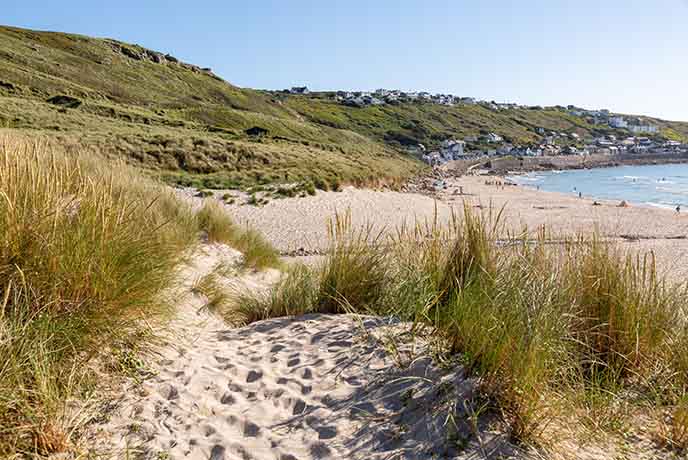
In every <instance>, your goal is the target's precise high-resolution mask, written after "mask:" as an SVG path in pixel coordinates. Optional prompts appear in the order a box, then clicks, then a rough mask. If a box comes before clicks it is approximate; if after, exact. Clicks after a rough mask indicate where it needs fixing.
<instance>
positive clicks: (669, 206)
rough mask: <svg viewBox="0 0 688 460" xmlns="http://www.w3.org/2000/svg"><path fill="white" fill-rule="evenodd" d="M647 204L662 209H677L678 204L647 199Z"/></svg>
mask: <svg viewBox="0 0 688 460" xmlns="http://www.w3.org/2000/svg"><path fill="white" fill-rule="evenodd" d="M643 204H645V205H647V206H652V207H653V208H660V209H672V210H673V209H675V208H676V205H674V204H667V203H657V202H655V201H646V202H645V203H643Z"/></svg>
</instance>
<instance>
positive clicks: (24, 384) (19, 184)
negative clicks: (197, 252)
mask: <svg viewBox="0 0 688 460" xmlns="http://www.w3.org/2000/svg"><path fill="white" fill-rule="evenodd" d="M0 170H1V171H2V174H0V196H1V197H2V198H1V199H0V235H2V236H1V237H0V299H1V301H0V363H2V365H0V456H5V455H13V454H16V453H22V454H25V455H34V454H39V455H49V454H53V453H57V452H61V451H64V450H67V449H69V448H70V447H71V446H72V445H73V442H74V436H73V434H74V431H73V430H74V427H73V426H71V424H72V420H73V417H72V416H70V414H69V413H68V411H67V409H66V405H65V401H66V400H67V399H69V398H71V397H75V396H83V392H84V391H85V390H86V389H87V388H88V387H89V383H88V382H89V380H90V377H89V375H90V374H89V371H87V370H86V369H88V366H87V365H86V364H87V363H88V362H89V360H90V359H92V358H93V357H95V356H98V355H99V353H101V352H106V351H107V348H108V347H109V346H114V345H115V344H116V343H121V342H135V341H136V340H137V338H138V337H139V336H141V333H142V331H144V330H146V329H147V328H149V327H150V326H155V324H157V323H156V321H160V320H163V319H164V318H165V316H166V315H167V313H168V312H167V307H166V305H167V303H166V302H161V301H160V300H161V295H162V293H163V292H164V291H165V289H166V288H167V287H168V286H169V285H170V283H171V281H172V280H173V278H174V274H175V270H174V268H175V267H176V266H177V264H178V263H179V262H180V261H181V260H182V258H183V257H184V256H183V255H184V254H185V253H186V252H187V251H186V250H187V249H188V248H190V247H191V246H192V245H193V244H195V243H196V242H197V225H196V221H195V218H194V216H193V212H192V210H191V209H190V207H188V206H186V205H185V204H184V203H182V202H180V201H179V200H177V199H176V198H175V197H174V196H173V194H172V193H171V192H168V191H166V190H164V189H163V188H162V187H160V186H158V185H156V184H155V183H152V182H149V181H148V180H146V179H144V178H142V177H140V176H138V175H136V174H135V173H133V172H132V171H131V170H130V169H129V168H127V167H124V166H121V165H120V166H117V165H112V164H108V163H106V162H102V161H100V162H99V161H97V160H95V159H90V158H85V157H80V156H78V155H70V154H66V153H63V152H61V151H59V150H55V151H53V150H52V149H51V147H50V146H49V145H47V144H45V143H42V142H39V141H33V142H32V141H28V140H25V139H16V138H9V137H3V138H0Z"/></svg>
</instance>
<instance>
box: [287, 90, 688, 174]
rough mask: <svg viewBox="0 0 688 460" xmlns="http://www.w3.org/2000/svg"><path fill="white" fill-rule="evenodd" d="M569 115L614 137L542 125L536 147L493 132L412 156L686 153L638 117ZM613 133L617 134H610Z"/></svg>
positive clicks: (374, 94) (412, 96)
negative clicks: (560, 129)
mask: <svg viewBox="0 0 688 460" xmlns="http://www.w3.org/2000/svg"><path fill="white" fill-rule="evenodd" d="M284 92H285V93H289V94H296V95H308V94H311V92H310V90H309V89H308V87H307V86H298V87H292V88H291V89H286V90H284ZM332 94H333V95H332V98H333V100H334V101H336V102H338V103H340V104H343V105H347V106H351V107H359V108H363V107H369V106H383V105H386V104H402V103H414V102H416V103H430V104H440V105H446V106H457V105H479V106H481V107H484V108H487V109H489V110H492V111H502V110H512V109H524V110H540V109H542V107H540V106H528V105H520V104H516V103H511V102H509V103H499V102H495V101H485V100H477V99H475V98H473V97H461V96H455V95H453V94H431V93H429V92H425V91H421V92H415V91H413V92H405V91H401V90H397V89H384V88H381V89H377V90H375V91H336V92H333V93H332ZM554 108H555V109H558V110H565V111H566V112H567V113H568V114H569V115H571V116H575V117H580V118H582V119H584V120H585V121H586V122H587V123H589V124H590V125H593V126H596V127H600V128H603V129H605V128H606V130H607V131H610V133H608V134H605V135H600V136H598V137H594V138H582V137H581V136H580V135H579V134H577V133H575V132H569V133H565V132H557V131H552V130H548V129H546V128H544V127H533V130H534V132H535V133H537V134H538V135H539V137H540V138H541V140H540V142H538V143H531V144H527V145H518V144H515V143H512V142H509V140H508V139H504V138H503V137H502V136H500V135H499V134H497V133H494V132H482V133H481V134H480V135H476V136H468V137H464V138H463V139H445V140H443V141H442V142H441V143H440V144H439V145H438V146H434V147H433V148H431V147H429V146H426V145H424V144H417V145H412V146H407V147H406V148H407V150H408V152H409V153H410V154H412V155H414V156H416V157H418V158H420V159H421V160H422V161H424V162H425V163H428V164H430V165H441V164H443V163H446V162H448V161H452V160H466V159H476V158H482V157H499V156H507V155H511V156H520V157H540V156H559V155H591V154H601V155H621V154H659V155H666V154H684V153H688V144H684V143H681V142H679V141H676V140H671V139H666V138H664V137H662V136H661V135H660V134H659V129H658V127H657V126H655V125H652V124H650V123H648V122H646V121H644V120H642V119H641V118H639V117H624V116H621V115H617V114H614V113H612V112H610V111H609V110H606V109H601V110H587V109H583V108H579V107H576V106H573V105H569V106H567V107H563V106H556V107H554ZM612 133H613V134H612Z"/></svg>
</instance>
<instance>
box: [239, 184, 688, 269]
mask: <svg viewBox="0 0 688 460" xmlns="http://www.w3.org/2000/svg"><path fill="white" fill-rule="evenodd" d="M495 182H502V183H504V182H505V181H504V179H502V178H499V177H492V176H490V177H482V176H466V177H462V178H460V179H451V180H449V181H448V182H447V187H446V189H445V190H442V191H439V192H437V193H436V194H435V196H429V195H423V194H418V193H400V192H392V191H374V190H362V189H355V188H352V187H347V188H345V189H344V190H343V191H342V192H320V191H319V192H318V193H317V195H316V196H313V197H306V198H284V199H279V200H272V201H270V202H269V203H268V204H266V205H264V206H260V207H255V206H247V205H236V204H235V205H226V207H227V210H228V212H229V213H230V214H231V215H232V216H234V218H235V219H236V220H238V221H240V222H244V223H246V224H249V225H251V226H253V227H255V228H257V229H259V230H261V231H262V232H263V233H264V234H265V235H266V236H267V238H268V239H269V240H270V241H271V242H272V243H273V244H274V245H275V247H277V248H278V249H279V250H280V251H282V252H283V253H290V252H293V251H296V250H298V249H300V248H303V249H304V250H305V251H306V252H311V251H313V252H318V251H322V250H323V249H324V248H326V247H327V241H328V238H327V222H328V220H329V219H331V218H332V217H333V215H334V213H335V212H339V213H344V212H347V211H349V212H351V217H352V223H353V225H354V226H359V227H360V226H362V225H366V224H372V225H373V226H374V227H375V228H377V229H388V230H393V229H394V228H397V227H398V226H400V225H403V224H404V223H406V224H412V223H414V222H416V221H423V220H428V219H430V220H431V219H433V218H434V217H435V216H436V217H437V219H438V221H440V222H447V221H448V220H449V219H450V218H451V216H452V213H455V214H457V215H460V214H461V213H462V210H463V206H464V205H468V206H470V207H472V208H474V209H476V210H478V209H479V208H482V209H483V210H487V209H489V208H490V207H491V208H492V209H493V210H494V211H499V210H503V214H502V219H503V223H504V228H505V231H510V232H512V233H519V232H521V231H523V229H524V228H527V229H528V231H529V232H531V233H533V234H534V233H536V232H537V231H538V230H539V229H540V228H541V227H542V226H546V228H547V229H548V230H549V231H550V232H551V234H552V236H553V237H567V236H576V235H578V234H591V233H593V232H595V231H597V232H599V234H600V236H603V237H605V238H608V239H610V240H612V241H616V242H618V243H619V244H620V245H621V246H622V247H624V248H628V249H630V250H639V251H641V252H643V251H653V252H654V253H655V254H656V257H657V260H658V263H659V265H660V267H661V268H663V269H666V270H667V271H670V272H671V273H672V275H673V276H681V275H683V274H685V273H686V272H687V270H686V268H687V267H686V263H685V262H684V261H685V260H688V259H686V255H688V239H686V238H688V213H687V214H677V213H676V212H673V211H669V210H665V209H657V208H650V207H643V206H639V205H635V204H634V203H629V204H628V206H627V207H619V202H611V201H598V202H599V203H600V204H599V205H594V204H593V203H594V200H592V199H587V198H578V197H574V196H569V195H565V194H561V193H554V192H544V191H539V190H535V189H531V188H528V187H523V186H510V185H505V186H497V185H487V184H486V183H495ZM461 191H463V194H460V192H461Z"/></svg>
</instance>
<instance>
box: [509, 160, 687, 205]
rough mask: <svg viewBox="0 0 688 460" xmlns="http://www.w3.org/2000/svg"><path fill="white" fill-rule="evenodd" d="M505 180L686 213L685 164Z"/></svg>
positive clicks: (551, 173) (530, 175) (549, 173)
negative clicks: (677, 207) (678, 207)
mask: <svg viewBox="0 0 688 460" xmlns="http://www.w3.org/2000/svg"><path fill="white" fill-rule="evenodd" d="M508 179H509V180H510V181H512V182H515V183H517V184H520V185H523V186H527V187H533V188H539V189H540V190H545V191H550V192H560V193H567V194H571V195H574V196H578V194H579V193H580V194H582V195H583V197H585V198H593V199H601V200H619V201H621V200H625V201H627V202H629V203H634V204H638V205H645V206H654V207H660V208H667V209H676V206H681V208H684V209H685V211H688V164H666V165H646V166H616V167H612V168H593V169H576V170H568V171H546V172H532V173H526V174H518V175H511V176H509V177H508ZM682 210H683V209H682Z"/></svg>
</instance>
